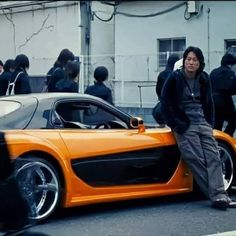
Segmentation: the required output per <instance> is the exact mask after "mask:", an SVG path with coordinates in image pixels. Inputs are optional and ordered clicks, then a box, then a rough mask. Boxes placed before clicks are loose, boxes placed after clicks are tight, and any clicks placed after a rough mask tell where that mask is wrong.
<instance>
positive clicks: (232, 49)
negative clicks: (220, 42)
mask: <svg viewBox="0 0 236 236" xmlns="http://www.w3.org/2000/svg"><path fill="white" fill-rule="evenodd" d="M225 51H226V52H228V53H232V54H233V55H234V56H236V39H226V40H225Z"/></svg>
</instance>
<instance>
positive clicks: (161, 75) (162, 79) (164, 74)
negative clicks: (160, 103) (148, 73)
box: [156, 69, 172, 100]
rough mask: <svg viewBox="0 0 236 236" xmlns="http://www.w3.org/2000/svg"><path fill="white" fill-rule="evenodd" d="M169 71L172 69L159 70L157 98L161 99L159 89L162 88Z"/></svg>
mask: <svg viewBox="0 0 236 236" xmlns="http://www.w3.org/2000/svg"><path fill="white" fill-rule="evenodd" d="M171 72H172V70H170V69H165V70H163V71H161V72H160V73H159V75H158V77H157V83H156V94H157V96H158V99H159V100H160V99H161V90H162V88H163V85H164V83H165V81H166V79H167V78H168V77H169V75H170V74H171Z"/></svg>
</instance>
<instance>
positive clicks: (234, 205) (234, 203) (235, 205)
mask: <svg viewBox="0 0 236 236" xmlns="http://www.w3.org/2000/svg"><path fill="white" fill-rule="evenodd" d="M228 208H236V201H235V200H232V199H229V200H228Z"/></svg>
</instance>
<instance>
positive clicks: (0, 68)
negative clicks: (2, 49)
mask: <svg viewBox="0 0 236 236" xmlns="http://www.w3.org/2000/svg"><path fill="white" fill-rule="evenodd" d="M2 73H3V62H2V61H1V60H0V75H1V74H2Z"/></svg>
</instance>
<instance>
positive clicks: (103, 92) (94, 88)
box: [85, 66, 113, 104]
mask: <svg viewBox="0 0 236 236" xmlns="http://www.w3.org/2000/svg"><path fill="white" fill-rule="evenodd" d="M94 78H95V81H94V85H91V86H88V87H87V89H86V90H85V93H86V94H90V95H93V96H96V97H99V98H102V99H103V100H105V101H107V102H109V103H110V104H113V100H112V92H111V89H110V88H108V87H107V86H106V85H105V84H104V81H105V80H107V79H108V70H107V68H106V67H105V66H99V67H97V68H96V69H95V71H94Z"/></svg>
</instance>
